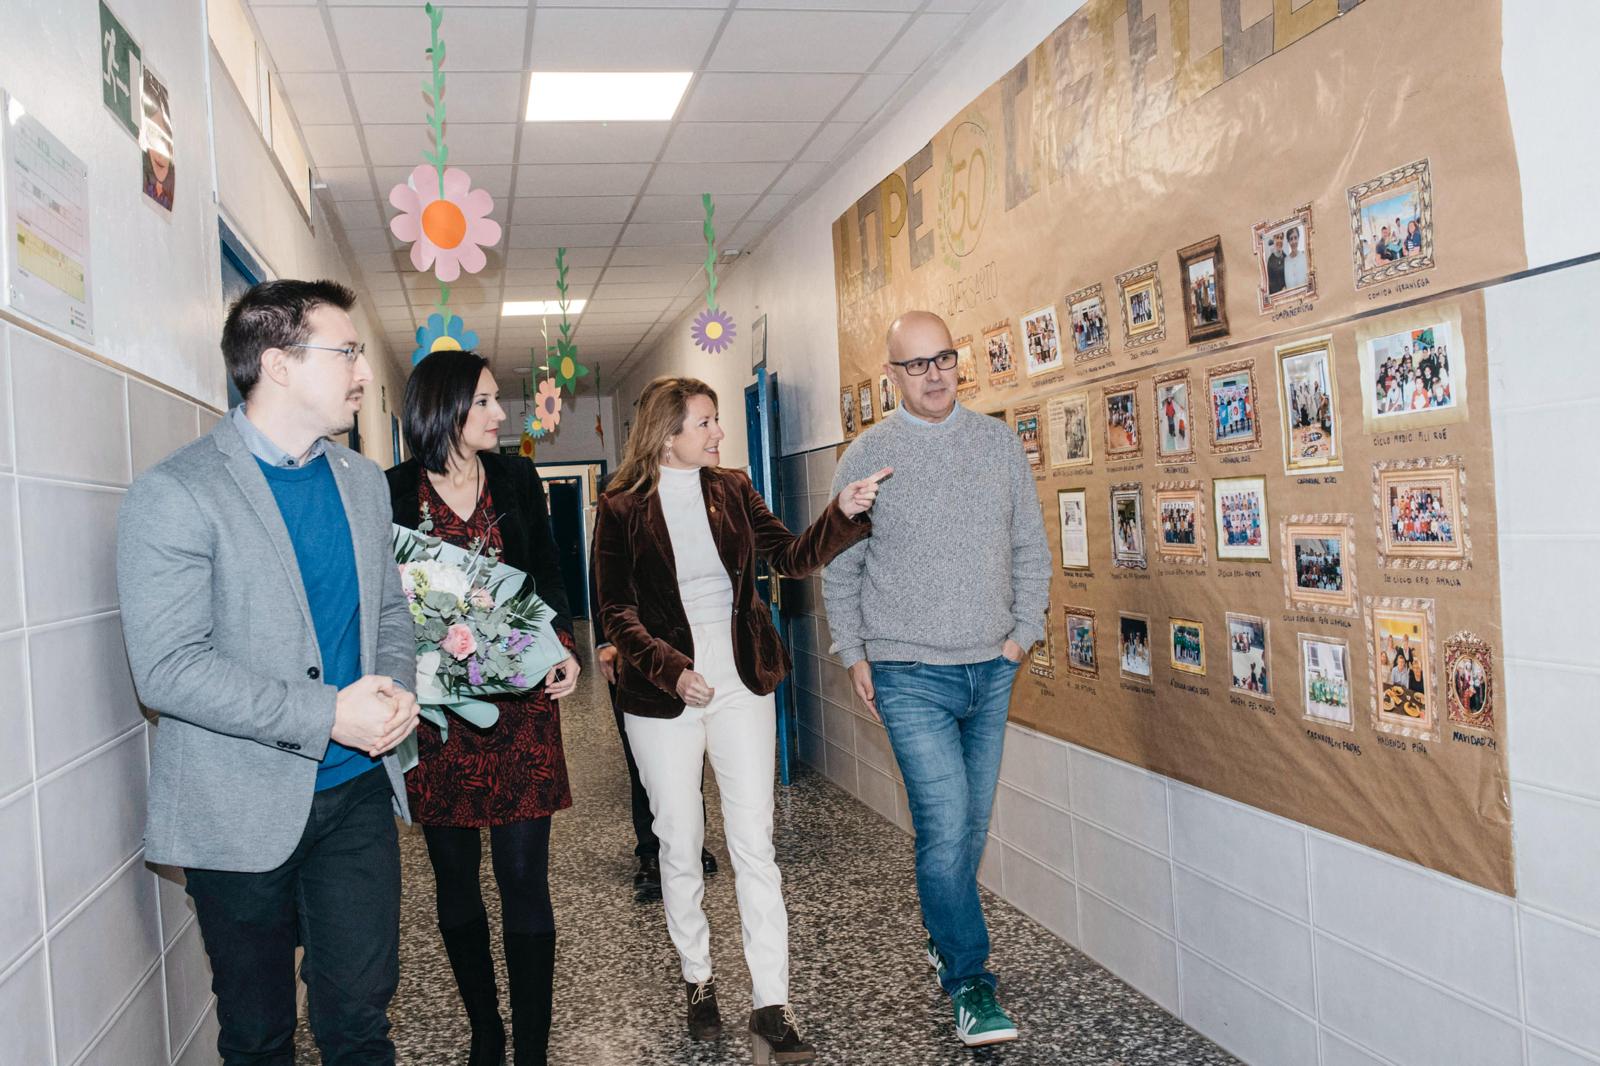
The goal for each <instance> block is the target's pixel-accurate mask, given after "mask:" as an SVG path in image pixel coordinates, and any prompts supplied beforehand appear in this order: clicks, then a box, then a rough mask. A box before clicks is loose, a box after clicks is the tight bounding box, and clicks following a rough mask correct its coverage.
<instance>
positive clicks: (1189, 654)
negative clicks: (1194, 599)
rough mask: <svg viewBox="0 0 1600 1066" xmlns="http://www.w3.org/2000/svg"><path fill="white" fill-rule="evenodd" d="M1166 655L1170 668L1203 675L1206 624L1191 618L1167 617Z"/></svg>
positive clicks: (1204, 669)
mask: <svg viewBox="0 0 1600 1066" xmlns="http://www.w3.org/2000/svg"><path fill="white" fill-rule="evenodd" d="M1167 656H1168V659H1169V660H1170V662H1171V665H1172V668H1173V669H1174V670H1177V671H1179V672H1180V673H1185V674H1200V675H1201V676H1204V675H1205V672H1206V626H1205V623H1204V622H1197V621H1195V620H1194V619H1192V618H1168V619H1167Z"/></svg>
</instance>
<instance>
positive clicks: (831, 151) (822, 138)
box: [800, 122, 861, 163]
mask: <svg viewBox="0 0 1600 1066" xmlns="http://www.w3.org/2000/svg"><path fill="white" fill-rule="evenodd" d="M860 128H861V123H859V122H830V123H828V124H827V125H826V126H824V127H822V132H821V133H818V134H817V135H816V137H815V138H813V139H812V141H811V143H810V144H808V145H806V147H805V151H803V152H801V153H800V158H801V159H802V160H804V161H806V162H808V163H831V162H833V161H834V160H835V159H837V158H839V154H840V153H841V152H842V151H844V146H845V145H846V144H847V143H848V142H849V140H850V138H851V137H854V136H855V135H856V131H857V130H859V129H860Z"/></svg>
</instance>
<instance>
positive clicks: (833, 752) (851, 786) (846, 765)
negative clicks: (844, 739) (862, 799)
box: [827, 741, 860, 796]
mask: <svg viewBox="0 0 1600 1066" xmlns="http://www.w3.org/2000/svg"><path fill="white" fill-rule="evenodd" d="M827 745H828V780H830V781H832V782H833V783H834V784H836V785H838V786H839V787H840V788H842V789H844V790H845V791H846V792H848V793H850V795H852V796H854V795H856V794H857V791H858V789H859V787H860V785H859V783H858V782H857V780H856V757H855V756H854V755H851V754H850V753H849V752H848V751H845V750H844V749H843V748H841V747H839V745H837V744H835V743H833V742H832V741H828V742H827Z"/></svg>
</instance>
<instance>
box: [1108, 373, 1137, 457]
mask: <svg viewBox="0 0 1600 1066" xmlns="http://www.w3.org/2000/svg"><path fill="white" fill-rule="evenodd" d="M1100 396H1101V407H1103V408H1104V409H1105V416H1106V460H1107V461H1110V460H1113V459H1129V458H1133V457H1134V456H1138V455H1143V454H1144V438H1143V437H1142V436H1141V435H1140V431H1139V383H1138V382H1137V381H1119V382H1117V383H1116V384H1115V385H1107V386H1105V387H1104V388H1102V389H1101V390H1100Z"/></svg>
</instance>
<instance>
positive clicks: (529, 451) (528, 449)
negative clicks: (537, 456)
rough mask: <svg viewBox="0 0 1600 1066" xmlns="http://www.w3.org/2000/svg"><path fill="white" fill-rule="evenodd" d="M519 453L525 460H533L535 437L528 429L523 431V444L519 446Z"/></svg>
mask: <svg viewBox="0 0 1600 1066" xmlns="http://www.w3.org/2000/svg"><path fill="white" fill-rule="evenodd" d="M517 453H518V454H519V455H521V456H522V457H523V458H524V459H532V458H533V435H532V434H530V433H529V432H528V431H527V430H526V429H524V430H523V431H522V443H521V445H520V446H518V448H517Z"/></svg>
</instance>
